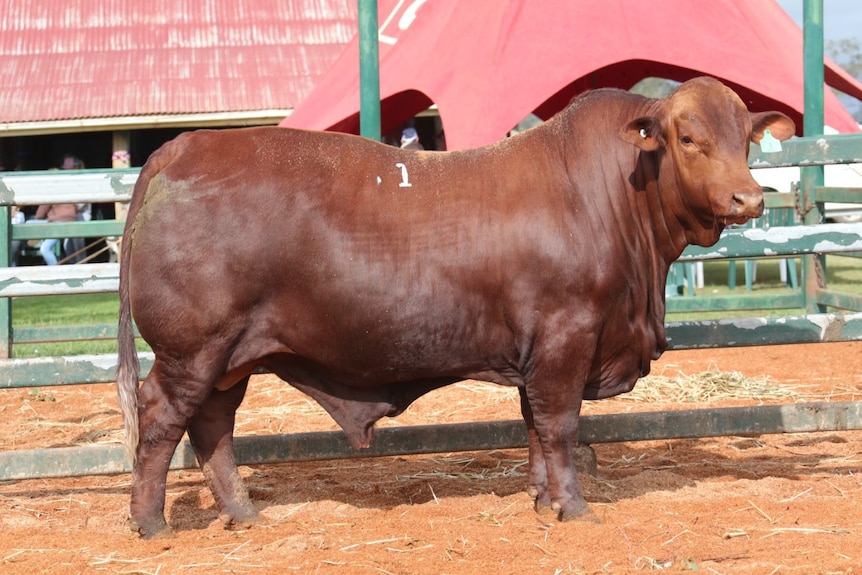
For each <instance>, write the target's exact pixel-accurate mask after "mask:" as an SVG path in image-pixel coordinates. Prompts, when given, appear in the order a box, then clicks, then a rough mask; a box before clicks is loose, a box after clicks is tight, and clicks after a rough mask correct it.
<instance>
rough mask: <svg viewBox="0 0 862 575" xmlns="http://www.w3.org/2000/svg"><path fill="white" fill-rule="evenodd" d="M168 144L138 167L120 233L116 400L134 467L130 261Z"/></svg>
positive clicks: (135, 368) (135, 371)
mask: <svg viewBox="0 0 862 575" xmlns="http://www.w3.org/2000/svg"><path fill="white" fill-rule="evenodd" d="M172 144H173V142H168V143H167V144H165V145H164V146H162V147H161V148H160V149H159V150H156V152H155V153H153V155H152V156H150V159H149V160H147V163H146V164H145V165H144V167H143V168H141V173H140V175H139V176H138V181H137V182H136V183H135V190H134V192H133V194H132V201H131V204H130V206H129V213H128V215H127V216H126V225H125V228H124V230H123V243H122V244H121V245H122V248H121V249H120V314H119V324H118V326H117V355H118V366H117V397H118V399H119V404H120V411H121V412H122V414H123V429H124V431H125V447H126V454H127V456H128V457H129V459H130V461H131V462H132V463H133V464H134V462H135V458H136V453H137V450H138V440H139V433H138V381H139V379H140V372H141V365H140V362H139V361H138V352H137V350H136V349H135V331H134V327H133V325H132V309H131V303H130V301H129V273H130V270H129V267H130V266H129V262H130V260H131V254H132V250H133V249H134V236H135V233H134V231H135V218H136V216H137V214H138V211H139V210H140V207H141V205H142V204H143V203H144V195H145V194H146V192H147V188H148V187H149V183H150V180H151V179H152V178H153V176H155V175H156V174H158V173H159V172H160V171H161V169H162V168H163V167H164V166H165V165H167V163H168V162H169V161H170V158H172V157H173V150H174V149H175V148H174V146H173V145H172Z"/></svg>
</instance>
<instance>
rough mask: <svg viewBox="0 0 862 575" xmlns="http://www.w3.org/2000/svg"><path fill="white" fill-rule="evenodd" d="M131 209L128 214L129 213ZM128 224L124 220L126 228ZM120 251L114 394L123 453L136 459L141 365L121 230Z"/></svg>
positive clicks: (128, 247)
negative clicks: (123, 435)
mask: <svg viewBox="0 0 862 575" xmlns="http://www.w3.org/2000/svg"><path fill="white" fill-rule="evenodd" d="M131 215H132V214H131V213H130V214H129V217H131ZM128 229H129V225H128V222H127V223H126V231H128ZM123 235H124V238H123V244H122V246H123V247H122V249H121V251H120V322H119V325H118V326H117V354H118V359H119V364H118V366H117V397H118V399H119V403H120V411H121V412H122V413H123V429H124V430H125V436H126V440H125V443H126V455H127V456H128V458H129V459H130V460H131V461H132V463H134V462H135V454H136V453H137V450H138V378H139V375H140V371H141V365H140V362H139V361H138V352H137V350H136V349H135V331H134V328H133V327H132V310H131V306H130V305H129V255H128V254H129V252H130V251H131V247H132V246H131V241H129V240H130V239H131V238H130V237H128V234H125V233H124V234H123Z"/></svg>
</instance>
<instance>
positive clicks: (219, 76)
mask: <svg viewBox="0 0 862 575" xmlns="http://www.w3.org/2000/svg"><path fill="white" fill-rule="evenodd" d="M356 11H357V9H356V2H355V1H351V0H232V1H224V0H146V1H141V0H76V1H75V2H57V1H56V0H0V124H8V123H15V122H45V121H56V120H70V119H87V118H116V117H122V116H147V115H170V114H190V113H195V114H201V113H204V114H206V113H216V112H238V111H254V110H284V109H289V108H293V107H294V106H295V105H296V104H298V103H299V102H300V101H301V100H302V99H303V98H304V97H305V96H306V95H307V94H308V93H309V91H310V90H311V88H312V86H313V85H314V83H315V81H316V80H317V79H318V78H319V77H320V76H322V75H323V74H324V73H325V72H326V71H327V70H328V68H329V67H330V66H331V65H332V63H333V62H334V61H335V60H336V59H337V57H338V55H339V54H340V53H341V51H342V50H343V48H344V46H345V44H346V43H347V42H348V41H349V40H350V39H351V38H352V37H353V36H354V35H355V33H356Z"/></svg>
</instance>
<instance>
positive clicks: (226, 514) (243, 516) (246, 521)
mask: <svg viewBox="0 0 862 575" xmlns="http://www.w3.org/2000/svg"><path fill="white" fill-rule="evenodd" d="M218 518H219V519H220V520H221V522H222V523H224V528H225V529H230V530H234V529H240V530H241V529H248V528H250V527H251V526H252V525H254V524H255V523H257V522H258V520H259V519H260V516H259V515H258V513H257V510H256V509H255V508H254V507H250V508H242V509H232V510H230V511H228V510H225V511H222V512H221V513H219V516H218Z"/></svg>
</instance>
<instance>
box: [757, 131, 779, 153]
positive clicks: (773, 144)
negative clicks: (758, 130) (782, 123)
mask: <svg viewBox="0 0 862 575" xmlns="http://www.w3.org/2000/svg"><path fill="white" fill-rule="evenodd" d="M760 150H761V151H762V152H763V153H764V154H774V153H776V152H780V151H781V140H779V139H778V138H776V137H774V136H773V135H772V132H770V131H769V130H764V131H763V137H762V138H760Z"/></svg>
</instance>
